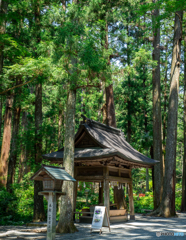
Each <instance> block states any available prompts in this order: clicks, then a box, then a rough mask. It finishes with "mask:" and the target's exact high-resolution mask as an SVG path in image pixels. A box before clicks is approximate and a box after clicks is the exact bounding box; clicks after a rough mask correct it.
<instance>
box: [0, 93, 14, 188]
mask: <svg viewBox="0 0 186 240" xmlns="http://www.w3.org/2000/svg"><path fill="white" fill-rule="evenodd" d="M12 104H13V96H7V100H6V111H5V118H4V131H3V140H2V146H1V159H0V186H4V187H6V183H7V172H8V158H9V153H10V142H11V123H12Z"/></svg>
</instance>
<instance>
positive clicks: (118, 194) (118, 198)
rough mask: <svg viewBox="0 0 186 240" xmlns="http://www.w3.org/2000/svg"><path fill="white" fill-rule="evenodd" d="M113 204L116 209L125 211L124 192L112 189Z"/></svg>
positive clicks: (116, 188) (115, 188)
mask: <svg viewBox="0 0 186 240" xmlns="http://www.w3.org/2000/svg"><path fill="white" fill-rule="evenodd" d="M114 202H115V203H116V204H117V209H127V203H126V201H125V193H124V190H123V189H122V188H121V189H118V187H116V186H115V187H114Z"/></svg>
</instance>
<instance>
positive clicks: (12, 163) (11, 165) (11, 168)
mask: <svg viewBox="0 0 186 240" xmlns="http://www.w3.org/2000/svg"><path fill="white" fill-rule="evenodd" d="M16 105H17V97H16V96H15V97H14V109H13V129H12V142H11V152H10V158H9V162H8V176H7V185H6V189H7V191H8V192H10V193H11V192H12V188H11V185H12V184H13V183H14V177H15V167H16V161H17V149H18V139H17V138H18V133H19V122H20V112H21V107H20V106H16Z"/></svg>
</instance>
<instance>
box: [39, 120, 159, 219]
mask: <svg viewBox="0 0 186 240" xmlns="http://www.w3.org/2000/svg"><path fill="white" fill-rule="evenodd" d="M63 150H64V148H62V149H60V150H58V151H57V152H52V153H49V154H45V155H43V158H44V159H48V160H49V161H51V163H58V164H62V162H63ZM157 162H158V161H156V160H153V159H150V158H148V157H146V156H144V155H143V154H141V153H140V152H138V151H137V150H135V149H134V148H133V147H132V146H131V145H130V144H129V143H128V142H127V141H126V140H125V137H124V135H123V133H122V132H121V130H119V129H117V128H114V127H108V126H106V125H105V124H102V123H99V122H96V121H93V120H91V119H88V118H85V117H84V121H83V122H82V123H81V124H80V127H79V130H78V132H77V133H76V135H75V154H74V164H75V168H74V169H75V172H74V178H75V179H76V180H77V181H84V182H99V183H101V184H102V186H103V191H102V194H104V202H103V205H104V206H106V207H107V209H108V213H109V215H110V218H111V217H113V218H114V217H115V216H114V213H113V212H112V213H111V211H110V196H109V183H110V184H113V183H118V184H119V185H122V184H127V185H128V190H129V207H130V219H135V215H134V203H133V189H132V176H131V169H132V168H138V167H145V168H152V167H153V166H154V164H156V163H157ZM76 189H77V183H76ZM76 191H77V190H76ZM76 195H77V192H76ZM102 199H103V198H102ZM113 211H114V210H113ZM116 215H118V214H116ZM119 215H120V214H119ZM110 220H111V219H110Z"/></svg>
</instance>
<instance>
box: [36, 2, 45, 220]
mask: <svg viewBox="0 0 186 240" xmlns="http://www.w3.org/2000/svg"><path fill="white" fill-rule="evenodd" d="M40 4H41V2H40V0H36V1H35V3H34V11H35V13H34V14H35V34H36V40H37V43H39V42H40V41H41V36H40V31H41V23H40V22H41V21H40ZM36 55H37V54H36ZM35 92H36V96H35V163H36V164H37V165H38V167H40V165H41V162H42V83H41V82H39V83H37V85H36V88H35ZM42 190H43V185H42V181H34V216H33V221H43V220H44V219H45V212H44V203H43V196H41V195H38V193H39V192H41V191H42Z"/></svg>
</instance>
